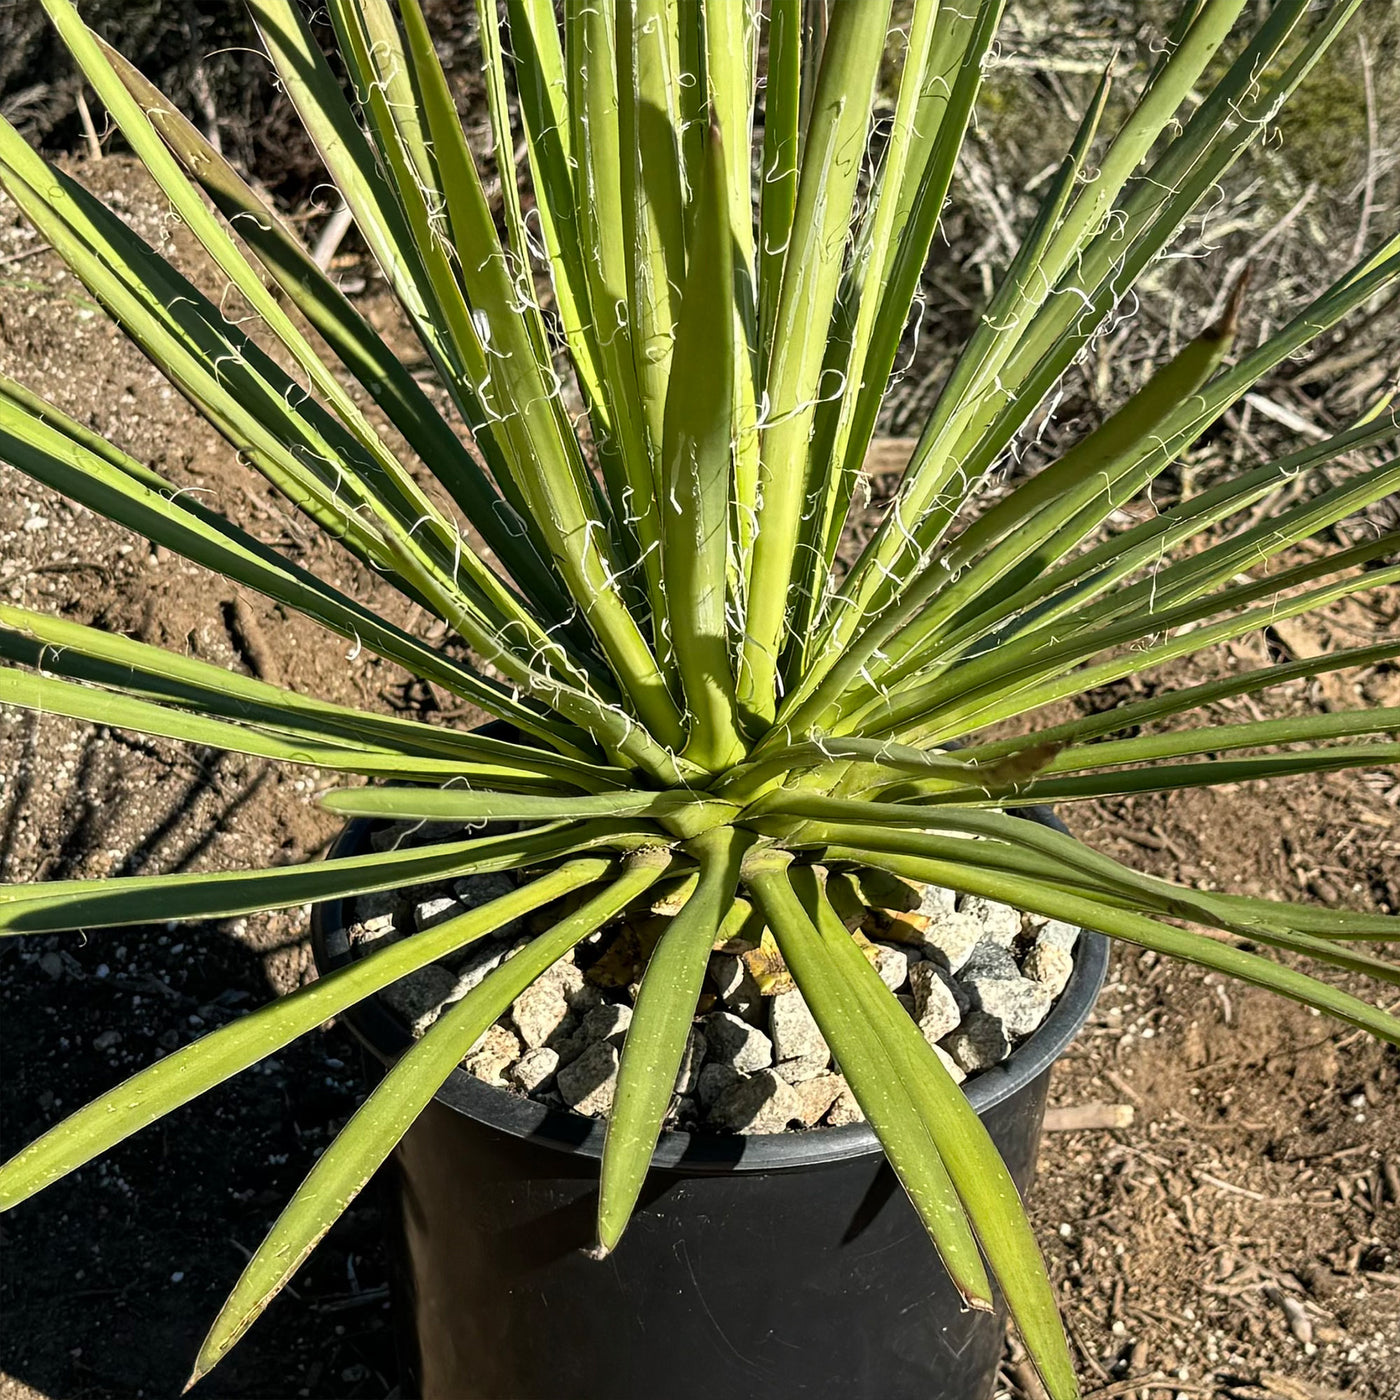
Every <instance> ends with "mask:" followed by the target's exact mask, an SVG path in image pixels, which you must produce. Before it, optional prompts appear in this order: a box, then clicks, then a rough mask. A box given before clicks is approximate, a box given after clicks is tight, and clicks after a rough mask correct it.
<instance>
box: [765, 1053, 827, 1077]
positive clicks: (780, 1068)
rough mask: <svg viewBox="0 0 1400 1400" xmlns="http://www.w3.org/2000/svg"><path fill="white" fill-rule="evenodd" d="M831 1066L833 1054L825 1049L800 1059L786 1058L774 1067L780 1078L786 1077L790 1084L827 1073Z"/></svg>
mask: <svg viewBox="0 0 1400 1400" xmlns="http://www.w3.org/2000/svg"><path fill="white" fill-rule="evenodd" d="M830 1067H831V1055H830V1053H829V1052H827V1051H825V1050H823V1051H820V1052H818V1053H817V1054H815V1055H803V1056H802V1057H801V1058H800V1059H796V1060H784V1061H783V1062H782V1064H780V1065H777V1066H775V1067H774V1073H775V1074H776V1075H777V1076H778V1078H779V1079H786V1080H787V1082H788V1083H789V1084H801V1083H803V1082H804V1081H805V1080H808V1079H815V1078H817V1076H818V1075H822V1074H825V1073H826V1072H827V1070H828V1069H830Z"/></svg>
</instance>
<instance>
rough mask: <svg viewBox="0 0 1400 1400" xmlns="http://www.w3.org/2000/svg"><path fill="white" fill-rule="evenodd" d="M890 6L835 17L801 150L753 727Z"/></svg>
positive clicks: (768, 693) (785, 289)
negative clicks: (827, 328)
mask: <svg viewBox="0 0 1400 1400" xmlns="http://www.w3.org/2000/svg"><path fill="white" fill-rule="evenodd" d="M889 17H890V5H889V0H864V3H861V4H858V5H837V6H835V7H834V8H833V10H832V11H831V18H830V24H831V31H830V34H829V35H828V38H827V42H826V46H825V48H824V49H823V51H822V65H821V70H820V72H819V74H818V77H817V80H816V88H815V92H814V94H813V98H812V104H811V115H810V120H809V121H808V124H807V127H806V130H805V133H804V139H803V148H802V168H801V173H800V175H799V177H798V186H797V202H796V205H795V207H794V212H793V219H792V231H791V235H790V237H789V239H788V244H787V253H786V257H785V260H784V263H783V277H782V283H781V288H780V291H779V294H778V302H777V309H776V311H775V313H774V323H773V338H772V342H771V345H772V349H771V353H770V358H769V362H768V377H767V381H766V395H767V415H766V426H764V428H763V431H762V436H761V439H760V441H761V449H760V464H759V483H758V519H757V523H756V527H755V535H754V544H753V557H752V560H751V562H750V565H749V577H748V587H747V591H746V594H745V596H746V598H747V603H748V611H747V615H746V617H745V621H744V636H743V657H742V665H741V667H740V672H739V698H740V702H741V704H742V705H743V706H744V708H745V709H746V710H747V711H748V712H749V713H750V714H751V715H752V716H753V717H754V720H755V722H761V721H770V720H771V719H772V717H773V715H774V713H775V710H776V705H777V690H776V686H777V678H778V660H779V654H780V652H781V650H782V644H783V623H784V618H785V615H786V611H787V607H788V601H789V600H788V585H789V583H790V581H791V579H792V572H793V565H794V553H795V550H796V547H797V542H798V536H799V530H800V525H801V517H802V511H803V507H804V505H805V503H806V499H807V494H808V492H809V490H810V489H811V488H812V485H813V482H812V481H811V479H810V477H809V470H808V469H809V461H808V456H809V450H810V448H809V438H810V433H811V425H812V420H813V416H814V414H815V412H816V405H817V401H818V399H819V398H820V397H821V384H820V380H821V376H822V364H823V360H824V357H825V345H826V327H827V325H828V323H829V322H830V319H831V313H832V309H833V307H834V305H835V302H836V294H837V291H838V288H839V285H840V276H841V264H842V258H843V253H844V248H845V231H846V229H847V227H848V226H849V224H850V219H851V201H852V198H853V196H854V194H855V189H856V181H857V179H858V177H859V174H860V164H861V159H860V158H861V155H862V154H863V152H864V149H865V140H866V128H867V125H868V122H869V118H870V99H871V95H872V93H873V91H874V87H875V78H876V74H877V72H878V69H879V63H880V55H881V53H882V51H883V49H884V43H885V33H886V30H887V29H888V27H889Z"/></svg>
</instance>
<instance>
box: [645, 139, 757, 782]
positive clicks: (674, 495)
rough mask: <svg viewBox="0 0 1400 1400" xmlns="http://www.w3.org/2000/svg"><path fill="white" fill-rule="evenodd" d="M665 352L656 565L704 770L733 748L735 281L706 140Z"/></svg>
mask: <svg viewBox="0 0 1400 1400" xmlns="http://www.w3.org/2000/svg"><path fill="white" fill-rule="evenodd" d="M698 173H699V176H700V190H699V193H698V195H697V198H696V205H695V218H694V222H693V225H692V231H691V250H690V265H689V268H688V269H687V272H686V278H685V289H684V292H683V294H682V297H681V302H680V307H679V317H678V321H677V325H676V330H675V348H674V350H673V351H672V353H671V356H670V362H671V365H672V370H671V374H670V385H669V389H668V391H667V395H666V412H665V428H664V436H663V439H662V453H661V470H662V485H663V490H662V493H661V496H662V500H663V503H664V504H663V505H662V527H663V531H664V536H663V541H662V568H663V571H664V580H665V594H666V616H667V619H668V620H669V622H670V628H671V639H672V645H673V646H674V648H675V653H676V661H677V666H678V668H679V670H680V676H681V683H682V685H683V687H684V690H685V700H686V708H687V709H688V711H689V713H690V716H691V729H690V738H689V741H688V742H687V744H686V749H685V753H686V757H688V758H690V759H692V760H693V761H694V762H695V763H697V764H699V765H700V767H702V768H705V769H707V770H710V771H715V770H718V769H722V768H725V767H727V766H729V765H730V764H732V763H733V762H735V760H736V759H738V758H739V757H740V756H741V755H742V753H743V741H742V739H741V738H740V735H739V727H738V717H737V714H736V710H735V696H734V680H733V673H732V670H731V667H730V662H729V622H728V619H727V618H726V616H725V601H726V600H725V593H726V574H727V568H728V562H729V517H730V499H731V495H732V482H733V479H734V476H733V469H732V462H731V458H732V453H731V443H732V439H733V423H734V402H733V398H734V374H735V364H736V358H737V351H736V346H735V343H734V332H735V327H736V322H735V313H734V307H733V305H732V304H731V302H730V299H729V298H728V297H727V296H726V295H725V294H724V292H725V289H727V288H729V287H730V286H732V285H733V282H734V259H733V255H732V247H731V245H732V244H733V241H734V235H733V232H732V230H731V227H730V216H729V204H728V201H727V199H726V192H725V175H726V172H725V157H724V143H723V141H722V140H721V137H720V131H719V128H718V127H717V126H712V127H711V128H710V131H709V137H708V140H707V141H706V144H705V152H704V158H703V161H702V164H701V168H700V171H699V172H698Z"/></svg>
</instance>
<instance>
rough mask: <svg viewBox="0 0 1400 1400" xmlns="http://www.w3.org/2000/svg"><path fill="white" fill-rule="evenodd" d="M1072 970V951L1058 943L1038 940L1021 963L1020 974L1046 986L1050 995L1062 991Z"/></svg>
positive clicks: (1057, 994) (1053, 995)
mask: <svg viewBox="0 0 1400 1400" xmlns="http://www.w3.org/2000/svg"><path fill="white" fill-rule="evenodd" d="M1073 971H1074V954H1073V953H1071V952H1070V951H1069V950H1068V949H1067V948H1062V947H1060V945H1059V944H1058V943H1041V942H1039V941H1038V940H1037V942H1036V944H1035V946H1034V947H1033V948H1032V949H1031V950H1030V952H1029V953H1027V954H1026V960H1025V961H1024V962H1023V963H1022V964H1021V974H1022V976H1024V977H1029V978H1030V980H1031V981H1032V982H1039V983H1040V984H1041V985H1042V986H1044V987H1046V988H1048V989H1049V992H1050V995H1051V996H1052V997H1057V996H1059V995H1060V993H1061V992H1062V991H1064V989H1065V986H1066V984H1067V983H1068V982H1069V979H1070V974H1071V973H1072V972H1073Z"/></svg>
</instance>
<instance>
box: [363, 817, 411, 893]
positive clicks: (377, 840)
mask: <svg viewBox="0 0 1400 1400" xmlns="http://www.w3.org/2000/svg"><path fill="white" fill-rule="evenodd" d="M407 834H408V828H407V827H406V826H401V825H400V824H399V823H398V822H392V823H390V824H389V825H388V826H376V827H375V828H374V830H373V831H371V832H370V834H369V844H370V847H371V848H372V849H373V850H376V851H378V852H379V853H380V854H381V855H383V853H384V852H385V851H396V850H398V848H399V847H400V846H401V845H403V838H404V837H405V836H406V835H407ZM361 898H363V896H361Z"/></svg>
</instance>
